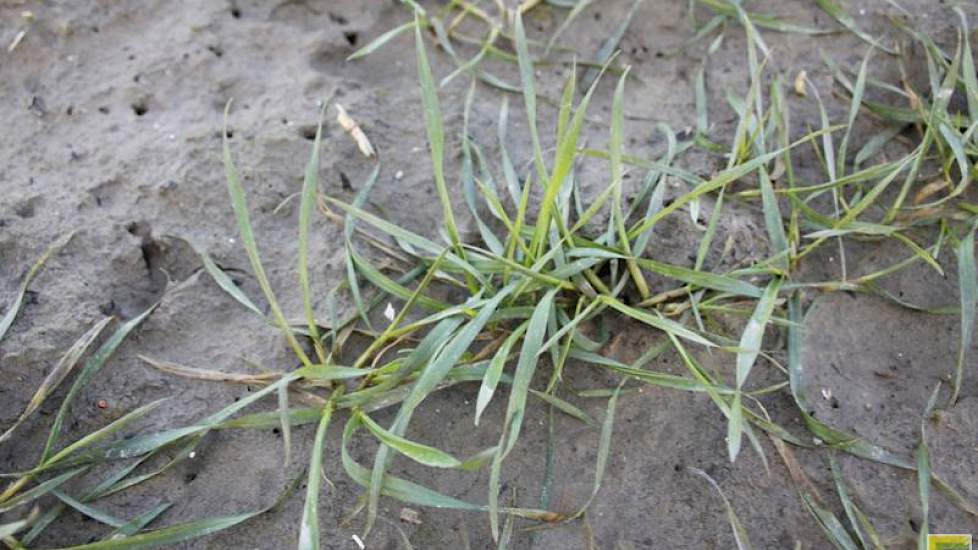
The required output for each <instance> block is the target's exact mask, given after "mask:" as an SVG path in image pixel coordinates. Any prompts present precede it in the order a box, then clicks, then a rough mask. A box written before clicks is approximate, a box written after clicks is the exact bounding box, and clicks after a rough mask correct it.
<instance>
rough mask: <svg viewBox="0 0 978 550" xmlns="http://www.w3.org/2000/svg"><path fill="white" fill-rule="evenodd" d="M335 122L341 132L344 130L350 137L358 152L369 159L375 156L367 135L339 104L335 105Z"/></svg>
mask: <svg viewBox="0 0 978 550" xmlns="http://www.w3.org/2000/svg"><path fill="white" fill-rule="evenodd" d="M336 122H338V123H339V125H340V126H342V127H343V130H345V131H346V133H348V134H350V137H352V138H353V141H355V142H356V144H357V147H358V148H359V149H360V152H361V153H363V156H365V157H367V158H371V157H373V156H375V155H376V154H377V152H376V151H374V146H373V145H372V144H371V143H370V140H369V139H367V134H365V133H363V129H361V128H360V125H359V124H357V121H355V120H353V117H351V116H350V115H349V113H347V112H346V109H344V108H343V106H342V105H340V104H339V103H337V104H336Z"/></svg>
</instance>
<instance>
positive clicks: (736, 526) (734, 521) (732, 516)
mask: <svg viewBox="0 0 978 550" xmlns="http://www.w3.org/2000/svg"><path fill="white" fill-rule="evenodd" d="M686 471H688V472H692V473H694V474H696V475H698V476H699V477H701V478H703V479H705V480H706V481H707V482H708V483H709V484H710V485H712V486H713V488H714V489H715V490H716V492H717V494H718V495H720V500H722V501H723V507H724V508H725V509H726V511H727V521H728V522H729V523H730V528H731V529H732V530H733V535H734V542H736V543H737V550H751V549H752V548H753V546H751V543H750V539H749V538H748V537H747V530H746V529H744V524H743V523H741V522H740V518H739V517H737V513H736V512H735V511H734V508H733V505H732V504H730V501H729V500H727V495H725V494H723V490H722V489H720V485H718V484H717V482H716V481H714V479H713V478H712V477H710V474H708V473H706V472H704V471H703V470H700V469H699V468H691V467H687V468H686Z"/></svg>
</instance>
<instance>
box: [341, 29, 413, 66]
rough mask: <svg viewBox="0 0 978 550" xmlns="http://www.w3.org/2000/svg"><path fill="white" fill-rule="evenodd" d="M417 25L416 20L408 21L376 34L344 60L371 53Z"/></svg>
mask: <svg viewBox="0 0 978 550" xmlns="http://www.w3.org/2000/svg"><path fill="white" fill-rule="evenodd" d="M417 25H418V23H417V21H409V22H407V23H404V24H403V25H398V26H396V27H394V28H393V29H391V30H389V31H387V32H385V33H384V34H382V35H380V36H378V37H377V38H374V39H373V40H371V41H370V42H368V43H367V44H366V45H365V46H364V47H362V48H360V49H359V50H357V51H355V52H353V53H352V54H350V56H349V57H347V58H346V60H347V61H353V60H354V59H360V58H361V57H366V56H368V55H370V54H371V53H373V52H375V51H377V50H378V49H380V48H381V47H383V46H384V44H387V43H388V42H390V41H391V40H393V39H395V38H397V37H398V36H400V35H401V34H403V33H404V32H406V31H409V30H411V29H413V28H415V27H417Z"/></svg>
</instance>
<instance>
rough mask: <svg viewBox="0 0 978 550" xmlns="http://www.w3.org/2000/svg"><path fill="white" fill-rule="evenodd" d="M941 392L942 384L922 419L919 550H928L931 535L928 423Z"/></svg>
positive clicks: (919, 473)
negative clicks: (928, 540)
mask: <svg viewBox="0 0 978 550" xmlns="http://www.w3.org/2000/svg"><path fill="white" fill-rule="evenodd" d="M940 390H941V384H940V382H938V383H937V386H936V387H935V388H934V391H933V393H931V396H930V399H929V400H928V401H927V408H926V409H924V415H923V417H922V418H921V419H920V444H919V445H918V446H917V452H916V459H917V488H918V490H919V492H920V537H919V538H918V539H917V540H918V542H917V549H918V550H928V549H929V546H928V544H927V538H928V535H929V533H930V483H931V471H930V451H929V450H928V448H927V422H928V420H929V419H930V415H931V412H932V411H933V410H934V405H935V404H936V403H937V396H938V393H939V392H940Z"/></svg>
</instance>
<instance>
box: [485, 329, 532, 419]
mask: <svg viewBox="0 0 978 550" xmlns="http://www.w3.org/2000/svg"><path fill="white" fill-rule="evenodd" d="M526 327H527V323H523V324H521V325H520V326H519V327H517V328H516V330H514V331H513V332H512V333H511V334H510V335H509V336H508V337H507V338H506V340H504V341H503V345H502V346H500V347H499V349H498V350H496V354H495V355H493V356H492V360H491V361H490V362H489V368H488V369H486V375H485V377H484V378H483V379H482V385H481V386H480V387H479V396H478V398H477V399H476V402H475V425H476V426H478V425H479V418H480V417H481V416H482V412H483V411H485V410H486V407H487V406H489V402H490V401H492V396H493V395H494V394H495V393H496V386H497V385H498V384H499V378H500V377H501V376H502V374H503V367H505V366H506V360H507V359H509V354H510V352H511V351H512V349H513V346H514V345H516V342H518V341H519V339H520V338H522V337H523V334H524V333H525V332H526Z"/></svg>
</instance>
